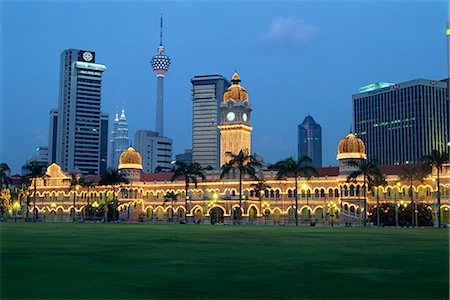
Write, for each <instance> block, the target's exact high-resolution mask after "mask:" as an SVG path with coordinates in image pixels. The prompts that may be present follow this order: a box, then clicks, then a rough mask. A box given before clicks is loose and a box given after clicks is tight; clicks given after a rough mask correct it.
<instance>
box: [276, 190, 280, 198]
mask: <svg viewBox="0 0 450 300" xmlns="http://www.w3.org/2000/svg"><path fill="white" fill-rule="evenodd" d="M275 198H277V199H280V190H276V191H275Z"/></svg>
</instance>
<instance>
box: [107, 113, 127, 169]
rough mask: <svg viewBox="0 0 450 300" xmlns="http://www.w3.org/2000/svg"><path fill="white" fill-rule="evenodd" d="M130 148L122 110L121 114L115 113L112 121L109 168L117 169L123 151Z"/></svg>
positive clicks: (125, 120)
mask: <svg viewBox="0 0 450 300" xmlns="http://www.w3.org/2000/svg"><path fill="white" fill-rule="evenodd" d="M129 146H130V141H129V138H128V124H127V118H126V116H125V110H124V109H123V108H122V113H121V114H120V118H119V114H118V113H116V118H115V119H114V125H113V130H112V131H111V151H110V153H111V154H110V162H109V166H110V167H112V168H114V169H117V166H118V165H119V158H120V155H121V154H122V152H123V151H125V150H127V149H128V147H129Z"/></svg>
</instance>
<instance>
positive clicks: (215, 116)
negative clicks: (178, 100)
mask: <svg viewBox="0 0 450 300" xmlns="http://www.w3.org/2000/svg"><path fill="white" fill-rule="evenodd" d="M191 83H192V160H193V161H194V162H197V163H199V164H200V165H201V166H202V167H204V168H206V167H208V166H211V167H213V168H215V169H219V168H220V167H221V166H220V132H219V128H218V127H217V126H218V125H219V124H220V110H219V108H220V104H221V103H222V98H223V94H224V93H225V91H226V90H227V88H228V87H229V86H230V85H231V84H230V82H229V81H228V80H227V79H226V78H225V77H223V76H222V75H204V76H194V78H192V79H191Z"/></svg>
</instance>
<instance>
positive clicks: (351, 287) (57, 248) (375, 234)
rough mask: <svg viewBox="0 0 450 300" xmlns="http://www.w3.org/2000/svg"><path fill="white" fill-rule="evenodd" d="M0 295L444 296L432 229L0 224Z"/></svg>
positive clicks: (441, 255)
mask: <svg viewBox="0 0 450 300" xmlns="http://www.w3.org/2000/svg"><path fill="white" fill-rule="evenodd" d="M0 229H1V294H0V298H1V299H10V298H24V299H30V298H41V299H42V298H45V299H47V298H54V299H62V298H95V299H99V298H116V299H117V298H119V299H123V298H132V299H136V298H141V299H142V298H159V299H161V298H181V299H193V298H233V299H236V298H259V299H261V298H295V299H343V298H346V299H348V298H353V299H364V298H365V299H371V298H376V299H448V297H449V286H448V285H449V235H448V234H449V232H448V230H444V229H442V230H436V229H431V228H430V229H394V228H386V229H377V228H307V227H300V228H295V227H248V226H234V227H233V226H210V225H147V224H56V223H55V224H49V223H47V224H43V223H35V224H32V223H3V224H1V225H0Z"/></svg>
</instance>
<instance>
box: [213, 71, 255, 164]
mask: <svg viewBox="0 0 450 300" xmlns="http://www.w3.org/2000/svg"><path fill="white" fill-rule="evenodd" d="M240 81H241V80H240V79H239V75H238V73H236V72H235V73H234V74H233V77H232V79H231V82H232V83H233V84H232V85H231V86H230V87H229V88H228V89H227V91H226V92H225V94H223V102H222V104H220V125H219V130H220V165H224V164H226V163H227V162H228V161H229V160H230V159H231V158H230V157H229V156H228V155H227V152H231V153H233V154H235V155H237V154H239V152H240V151H241V150H242V151H243V152H245V153H247V154H250V153H251V152H250V143H251V133H252V130H253V128H252V127H251V126H250V113H251V111H252V109H251V106H250V103H249V102H248V94H247V92H246V91H245V89H244V88H243V87H242V86H241V85H240V84H239V82H240Z"/></svg>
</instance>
